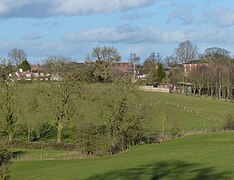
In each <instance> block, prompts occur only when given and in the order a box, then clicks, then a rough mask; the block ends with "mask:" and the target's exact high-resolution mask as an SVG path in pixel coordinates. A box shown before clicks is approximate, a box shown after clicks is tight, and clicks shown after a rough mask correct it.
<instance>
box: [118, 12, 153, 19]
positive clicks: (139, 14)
mask: <svg viewBox="0 0 234 180" xmlns="http://www.w3.org/2000/svg"><path fill="white" fill-rule="evenodd" d="M156 14H157V13H156V12H140V11H133V12H130V13H126V14H124V15H123V16H122V19H124V20H136V19H141V18H150V17H153V16H155V15H156Z"/></svg>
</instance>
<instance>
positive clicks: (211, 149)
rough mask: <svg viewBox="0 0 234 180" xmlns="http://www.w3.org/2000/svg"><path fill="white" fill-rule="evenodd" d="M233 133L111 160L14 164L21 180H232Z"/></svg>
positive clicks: (174, 142)
mask: <svg viewBox="0 0 234 180" xmlns="http://www.w3.org/2000/svg"><path fill="white" fill-rule="evenodd" d="M233 149H234V133H233V132H231V133H210V134H206V135H193V136H187V137H183V138H180V139H176V140H172V141H168V142H164V143H162V144H151V145H139V146H135V147H134V148H133V150H129V151H128V152H124V153H121V154H118V155H115V156H109V157H98V158H90V159H81V160H55V161H17V162H14V163H13V165H12V166H11V168H10V171H11V178H12V179H13V180H14V179H15V180H16V179H17V180H21V179H38V180H43V179H44V180H46V179H51V180H52V179H56V180H66V179H68V180H71V179H74V180H75V179H76V180H77V179H93V180H98V179H100V180H101V179H102V180H103V179H234V171H233V169H234V163H233V162H234V156H233Z"/></svg>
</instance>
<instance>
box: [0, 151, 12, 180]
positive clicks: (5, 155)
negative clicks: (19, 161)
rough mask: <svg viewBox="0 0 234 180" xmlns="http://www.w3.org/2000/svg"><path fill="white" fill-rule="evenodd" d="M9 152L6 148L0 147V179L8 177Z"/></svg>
mask: <svg viewBox="0 0 234 180" xmlns="http://www.w3.org/2000/svg"><path fill="white" fill-rule="evenodd" d="M10 158H11V153H10V152H8V151H7V150H6V149H0V179H2V180H7V179H9V170H8V167H9V165H10Z"/></svg>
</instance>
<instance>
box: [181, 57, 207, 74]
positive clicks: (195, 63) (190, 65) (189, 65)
mask: <svg viewBox="0 0 234 180" xmlns="http://www.w3.org/2000/svg"><path fill="white" fill-rule="evenodd" d="M204 65H206V66H208V63H207V62H206V61H205V60H200V59H193V60H191V61H188V62H186V63H184V64H183V66H184V73H185V76H186V75H188V74H189V72H191V71H193V70H195V69H197V67H199V66H204Z"/></svg>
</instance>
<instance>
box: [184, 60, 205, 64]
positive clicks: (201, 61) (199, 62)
mask: <svg viewBox="0 0 234 180" xmlns="http://www.w3.org/2000/svg"><path fill="white" fill-rule="evenodd" d="M203 63H206V61H205V60H201V59H192V60H190V61H188V62H186V63H184V64H203Z"/></svg>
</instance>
